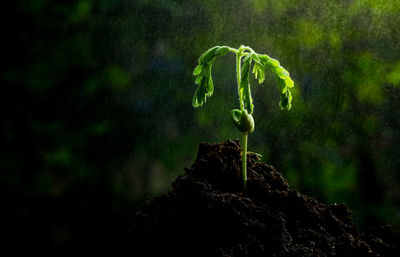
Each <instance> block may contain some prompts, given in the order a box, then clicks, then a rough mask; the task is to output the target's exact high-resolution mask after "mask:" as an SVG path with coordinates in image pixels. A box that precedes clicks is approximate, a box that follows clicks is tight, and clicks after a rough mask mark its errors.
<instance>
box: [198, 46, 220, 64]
mask: <svg viewBox="0 0 400 257" xmlns="http://www.w3.org/2000/svg"><path fill="white" fill-rule="evenodd" d="M218 48H219V46H214V47H211V48H210V49H208V50H207V51H206V52H205V53H204V54H202V55H201V56H200V58H199V64H207V63H209V62H211V61H213V60H214V58H215V57H216V55H215V52H216V51H217V50H218Z"/></svg>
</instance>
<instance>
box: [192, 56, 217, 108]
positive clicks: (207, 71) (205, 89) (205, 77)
mask: <svg viewBox="0 0 400 257" xmlns="http://www.w3.org/2000/svg"><path fill="white" fill-rule="evenodd" d="M213 62H214V61H212V62H210V63H208V64H207V65H203V67H202V69H201V72H200V73H198V75H197V76H198V77H197V78H196V84H197V85H198V86H197V89H196V92H195V93H194V96H193V100H192V105H193V107H195V108H197V107H200V106H202V105H203V104H205V102H206V101H207V97H210V96H212V94H213V93H214V84H213V81H212V77H211V67H212V64H213ZM195 70H196V69H195Z"/></svg>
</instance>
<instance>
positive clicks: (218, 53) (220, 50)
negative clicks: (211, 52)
mask: <svg viewBox="0 0 400 257" xmlns="http://www.w3.org/2000/svg"><path fill="white" fill-rule="evenodd" d="M228 52H229V47H227V46H220V47H218V49H217V51H215V56H224V55H226V54H227V53H228Z"/></svg>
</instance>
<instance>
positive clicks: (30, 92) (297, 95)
mask: <svg viewBox="0 0 400 257" xmlns="http://www.w3.org/2000/svg"><path fill="white" fill-rule="evenodd" d="M11 2H12V3H8V4H4V6H3V8H2V11H1V12H2V15H1V21H2V22H1V24H2V34H3V39H2V40H1V49H2V56H3V58H2V69H1V86H2V92H1V93H0V98H1V99H0V104H1V123H0V129H1V134H0V149H1V150H0V171H1V173H0V190H1V191H0V193H1V201H2V208H1V209H2V210H1V212H2V216H3V218H2V219H1V220H2V221H1V222H2V225H1V227H2V232H3V233H4V234H5V235H6V237H7V240H6V241H4V242H5V243H6V244H8V245H13V244H14V243H15V244H16V245H19V246H21V245H30V246H34V247H35V248H38V249H43V248H50V249H51V248H54V247H56V248H64V249H67V248H69V247H73V246H80V245H86V246H96V247H97V248H100V249H101V248H102V247H104V246H105V245H113V244H115V243H116V242H117V241H118V240H119V233H120V231H121V229H123V228H124V227H125V225H126V224H125V222H126V221H127V220H129V218H130V217H132V216H133V215H134V213H135V212H136V211H137V210H138V208H139V207H140V204H141V203H142V202H143V200H144V199H146V198H148V197H151V196H154V195H159V194H161V193H163V192H167V191H168V190H169V188H170V183H171V182H172V181H173V180H174V179H175V178H176V177H177V176H178V175H180V174H182V173H183V168H184V167H185V166H189V165H190V164H191V163H192V162H193V161H194V159H195V156H196V152H197V147H198V144H199V143H200V142H203V141H206V142H221V141H224V140H227V139H229V138H238V137H240V133H239V132H238V131H237V130H236V128H235V127H234V126H233V125H232V123H231V121H230V110H231V109H233V108H237V107H238V102H237V92H236V88H237V86H236V81H235V78H236V76H235V58H234V56H233V55H232V54H228V55H227V56H224V57H222V58H219V59H217V60H216V62H215V64H214V66H213V79H214V84H215V93H214V96H213V97H212V98H210V99H209V100H208V102H207V104H206V105H205V106H204V107H202V108H200V109H194V108H192V106H191V101H192V97H193V94H194V91H195V84H194V78H193V76H192V71H193V68H194V67H195V66H196V63H197V58H198V57H199V56H200V55H201V54H202V53H203V52H204V51H205V50H207V49H208V48H210V47H212V46H214V45H229V46H231V47H235V48H237V47H239V46H240V45H241V44H245V45H248V46H250V47H252V48H253V49H254V50H256V51H257V52H259V53H266V54H268V55H270V56H271V57H273V58H276V59H278V60H279V61H280V62H281V64H282V66H284V67H285V68H287V70H289V72H290V73H291V77H292V79H293V80H294V81H295V88H294V90H293V98H294V100H293V103H292V104H293V107H292V110H291V111H290V112H286V111H281V110H280V108H279V105H278V103H279V91H278V89H277V85H276V82H275V79H274V77H273V75H272V74H271V73H270V74H269V76H268V78H267V79H266V81H265V82H264V84H263V85H258V84H257V83H256V82H255V80H254V79H252V91H253V98H254V105H255V113H254V119H255V122H256V130H255V132H254V133H253V134H252V135H251V136H250V137H249V150H250V151H254V152H258V153H261V154H263V156H264V157H263V160H264V161H265V162H267V163H269V164H272V165H274V166H275V167H276V168H277V169H278V170H279V171H280V172H282V173H283V174H284V176H285V177H286V178H287V179H288V180H289V183H290V184H291V185H292V187H295V188H297V189H299V190H300V191H302V192H303V193H306V194H309V195H312V196H315V197H316V198H317V199H319V200H321V201H325V202H328V203H332V202H345V203H346V204H347V205H348V206H349V207H350V208H351V209H352V210H353V214H354V219H355V221H356V222H357V223H358V224H359V225H360V226H361V227H362V228H368V227H369V226H370V225H372V224H381V223H392V224H397V225H399V224H400V216H399V207H400V192H399V191H400V186H399V182H400V173H399V167H400V158H399V154H400V144H399V143H400V138H399V129H400V119H399V114H400V110H399V108H398V107H399V99H400V98H399V95H400V87H399V86H400V2H399V1H378V0H368V1H367V0H357V1H351V0H334V1H320V0H307V1H306V0H304V1H303V0H281V1H272V0H266V1H262V0H246V1H239V0H230V1H209V0H201V1H200V0H199V1H196V0H190V1H187V0H186V1H178V0H175V1H174V0H170V1H168V0H165V1H161V0H159V1H147V0H141V1H126V0H125V1H124V0H98V1H94V0H75V1H51V0H35V1H27V0H25V1H22V0H19V1H11Z"/></svg>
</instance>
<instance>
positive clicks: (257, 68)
mask: <svg viewBox="0 0 400 257" xmlns="http://www.w3.org/2000/svg"><path fill="white" fill-rule="evenodd" d="M253 74H254V77H255V78H256V79H258V83H259V84H261V83H263V82H264V80H265V67H264V65H262V64H261V63H258V62H254V64H253Z"/></svg>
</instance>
